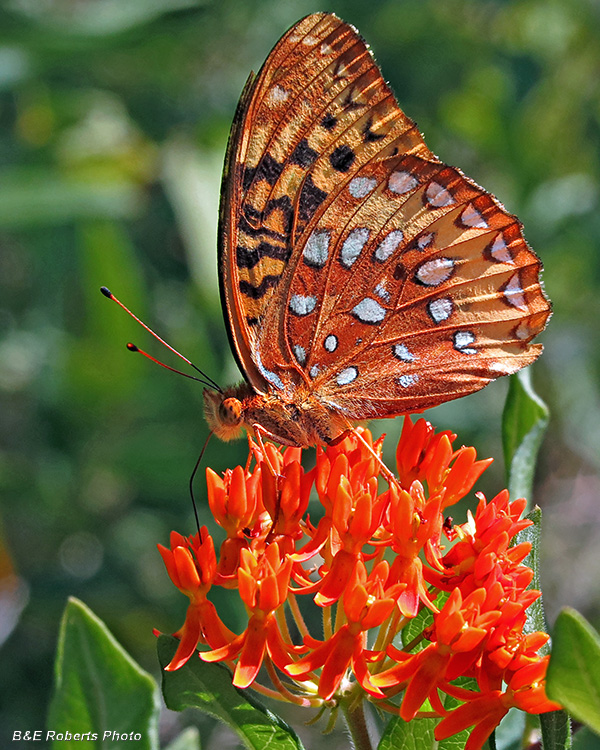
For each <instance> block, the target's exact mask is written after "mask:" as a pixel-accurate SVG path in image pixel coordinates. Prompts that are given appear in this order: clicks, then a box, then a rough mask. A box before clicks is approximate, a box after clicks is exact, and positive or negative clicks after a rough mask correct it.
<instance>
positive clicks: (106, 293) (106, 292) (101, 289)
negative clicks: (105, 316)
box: [100, 286, 112, 299]
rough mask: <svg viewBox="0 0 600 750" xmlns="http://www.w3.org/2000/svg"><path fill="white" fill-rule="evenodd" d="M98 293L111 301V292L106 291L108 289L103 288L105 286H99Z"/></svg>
mask: <svg viewBox="0 0 600 750" xmlns="http://www.w3.org/2000/svg"><path fill="white" fill-rule="evenodd" d="M100 291H101V292H102V294H103V295H104V296H105V297H108V299H112V292H111V291H110V289H108V288H107V287H105V286H101V287H100Z"/></svg>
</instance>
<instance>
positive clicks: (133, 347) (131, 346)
mask: <svg viewBox="0 0 600 750" xmlns="http://www.w3.org/2000/svg"><path fill="white" fill-rule="evenodd" d="M127 348H128V349H129V351H130V352H137V353H138V354H142V355H143V356H144V357H146V359H149V360H151V361H152V362H155V363H156V364H157V365H160V366H161V367H164V368H165V370H170V371H171V372H176V373H177V374H178V375H183V377H184V378H189V379H190V380H195V381H196V382H197V383H202V385H205V386H206V387H207V388H214V386H213V385H212V384H211V383H209V382H208V381H207V380H202V378H197V377H195V376H194V375H188V373H187V372H182V371H181V370H178V369H177V368H175V367H171V366H170V365H166V364H165V363H164V362H161V361H160V359H156V357H153V356H152V355H151V354H148V352H145V351H144V350H143V349H140V348H139V346H136V345H135V344H132V343H131V341H130V342H129V343H128V344H127Z"/></svg>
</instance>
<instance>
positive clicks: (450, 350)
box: [222, 14, 550, 419]
mask: <svg viewBox="0 0 600 750" xmlns="http://www.w3.org/2000/svg"><path fill="white" fill-rule="evenodd" d="M243 109H244V111H243V116H242V117H241V118H240V119H241V123H242V124H241V125H240V127H239V130H238V133H237V135H236V136H235V137H234V142H233V145H232V149H231V154H232V156H231V162H232V170H233V173H234V175H235V176H234V180H233V182H234V185H233V186H232V187H231V188H230V195H229V197H228V199H227V200H226V203H225V222H226V223H227V226H228V227H229V228H228V229H227V230H226V231H225V233H224V234H225V242H224V245H223V247H224V250H223V253H222V273H223V277H224V286H225V288H226V289H227V290H228V295H229V296H227V295H226V302H227V308H228V312H229V317H230V327H231V329H232V330H233V331H234V334H233V338H234V342H235V343H236V349H237V352H238V357H239V359H240V361H241V363H242V367H243V369H244V371H245V373H246V375H247V377H248V379H249V380H250V382H251V383H252V384H253V385H254V386H255V388H257V389H258V390H263V391H264V390H269V389H271V390H275V391H281V392H282V394H285V395H286V397H290V396H291V395H293V391H294V389H295V388H297V387H298V386H299V385H301V384H304V385H305V386H306V387H307V388H308V389H309V391H311V392H312V393H314V394H315V396H316V397H317V398H318V399H319V400H320V401H321V402H322V403H324V404H325V405H327V406H328V407H330V408H332V409H337V410H339V411H341V412H342V413H343V414H344V415H345V416H347V417H349V418H351V419H364V418H368V417H374V416H377V417H383V416H392V415H395V414H400V413H405V412H408V411H414V410H418V409H422V408H425V407H427V406H432V405H435V404H438V403H441V402H442V401H446V400H449V399H452V398H456V397H457V396H460V395H464V394H466V393H469V392H471V391H474V390H478V389H479V388H481V387H483V386H484V385H485V384H487V383H488V382H489V381H490V380H492V379H494V378H496V377H498V376H499V375H504V374H508V373H511V372H515V371H516V370H518V369H519V368H520V367H523V366H524V365H526V364H529V363H530V362H531V361H533V360H534V359H535V358H536V357H537V356H538V355H539V353H540V350H541V347H539V346H535V345H531V344H530V341H531V339H532V338H533V337H534V336H535V335H536V334H537V333H539V331H540V330H542V328H543V327H544V325H545V322H546V319H547V317H548V315H549V312H550V307H549V303H548V301H547V300H546V298H545V297H544V295H543V292H542V290H541V287H540V284H539V270H540V261H539V259H538V258H537V257H536V256H535V254H534V253H533V252H532V251H531V250H530V248H529V247H528V246H527V244H526V242H525V240H524V239H523V237H522V234H521V228H520V224H519V222H518V220H517V219H516V217H514V216H512V215H511V214H509V213H507V212H506V210H505V209H504V208H503V207H502V206H501V204H500V203H498V201H496V199H495V198H494V197H493V196H491V195H490V194H488V193H486V192H485V191H484V190H483V189H482V188H480V187H479V186H478V185H476V184H475V183H474V182H472V181H470V180H469V179H467V178H466V177H464V175H462V173H460V172H459V171H458V170H456V169H454V168H452V167H448V166H447V165H445V164H443V163H441V162H440V161H439V159H437V157H435V156H434V155H433V154H432V153H431V152H430V151H429V150H428V149H427V147H426V146H425V143H424V142H423V139H422V137H421V135H420V134H419V132H418V130H417V129H416V127H415V125H414V123H413V122H412V121H411V120H409V119H408V118H407V117H406V116H405V115H404V114H403V112H402V111H401V110H400V108H399V107H398V104H397V102H396V100H395V98H394V96H393V94H392V92H391V91H390V89H389V87H388V86H387V85H386V84H385V82H384V80H383V78H382V76H381V73H380V71H379V69H378V68H377V66H376V64H375V62H374V60H373V58H372V56H371V54H370V53H369V51H368V49H367V47H366V45H365V43H364V42H363V40H362V39H361V38H360V36H359V35H358V34H357V32H356V31H355V30H354V29H353V28H352V27H351V26H349V25H347V24H345V23H343V22H342V21H340V20H339V19H337V18H336V17H335V16H332V15H329V14H315V15H313V16H309V17H307V18H305V19H303V20H302V21H300V22H299V23H298V24H297V25H296V26H295V27H293V28H292V29H291V30H290V31H289V32H288V33H287V34H286V35H285V36H284V37H283V38H282V40H281V41H280V42H279V43H278V45H277V46H276V47H275V49H274V51H273V52H272V53H271V55H270V56H269V58H268V59H267V61H266V63H265V65H264V66H263V69H262V71H261V73H260V75H259V76H258V78H257V79H256V81H255V82H254V84H253V86H252V89H251V91H250V92H249V93H248V94H247V97H246V101H245V103H244V105H243ZM234 223H235V224H234Z"/></svg>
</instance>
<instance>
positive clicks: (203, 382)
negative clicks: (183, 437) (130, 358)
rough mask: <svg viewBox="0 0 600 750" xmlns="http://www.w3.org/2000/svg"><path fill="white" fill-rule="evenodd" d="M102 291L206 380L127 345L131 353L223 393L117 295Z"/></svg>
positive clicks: (108, 290)
mask: <svg viewBox="0 0 600 750" xmlns="http://www.w3.org/2000/svg"><path fill="white" fill-rule="evenodd" d="M100 291H101V292H102V294H103V295H104V296H105V297H108V299H111V300H113V302H116V303H117V305H119V307H122V308H123V310H125V312H126V313H127V314H128V315H131V317H132V318H133V319H134V320H135V321H137V322H138V323H139V324H140V325H141V326H142V328H145V329H146V330H147V331H148V333H150V334H152V336H154V338H155V339H157V340H158V341H160V343H161V344H163V346H166V347H167V349H170V350H171V351H172V352H173V354H176V355H177V356H178V357H179V358H180V359H182V360H183V361H184V362H186V363H187V364H188V365H189V366H190V367H193V368H194V370H196V372H198V373H200V375H202V377H203V378H204V380H200V379H199V378H194V377H192V376H191V375H185V373H183V372H180V371H179V370H175V369H174V368H173V367H169V366H168V365H165V364H163V363H162V362H159V361H158V360H157V359H154V357H151V356H150V355H149V354H146V352H144V351H142V350H141V349H138V347H137V346H135V344H127V348H128V349H129V351H132V352H139V353H140V354H143V355H144V356H145V357H148V359H151V360H153V361H154V362H156V363H157V364H159V365H161V366H162V367H165V368H166V369H167V370H172V371H173V372H178V373H179V374H180V375H184V376H185V377H189V378H191V379H192V380H198V381H199V382H200V383H202V384H203V385H206V386H207V387H208V388H213V389H214V390H215V391H219V393H222V392H223V391H222V389H221V387H220V386H219V385H218V384H217V383H215V381H214V380H213V379H212V378H211V377H209V376H208V375H207V374H206V373H205V372H203V371H202V370H201V369H200V368H199V367H196V365H195V364H194V363H193V362H192V361H190V360H189V359H188V358H187V357H184V356H183V354H180V353H179V352H178V351H177V349H174V348H173V347H172V346H171V345H170V344H167V342H166V341H165V340H164V339H161V337H160V336H159V335H158V334H157V333H155V332H154V331H153V330H152V328H150V326H147V325H146V324H145V323H144V322H143V321H142V320H140V319H139V318H138V316H137V315H134V314H133V313H132V312H131V310H130V309H129V308H128V307H126V306H125V305H124V304H123V303H122V302H121V300H120V299H118V298H117V297H115V295H114V294H113V293H112V292H111V291H110V289H107V288H106V287H105V286H101V287H100Z"/></svg>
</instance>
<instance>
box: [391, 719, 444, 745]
mask: <svg viewBox="0 0 600 750" xmlns="http://www.w3.org/2000/svg"><path fill="white" fill-rule="evenodd" d="M438 721H439V719H413V721H408V722H407V721H404V720H403V719H401V718H400V717H399V716H394V718H393V719H391V720H390V721H389V723H388V725H387V727H386V728H385V731H384V733H383V736H382V738H381V740H380V742H379V745H378V746H377V750H429V748H432V750H433V748H436V747H437V742H436V741H435V737H434V736H433V731H434V729H435V725H436V724H437V723H438Z"/></svg>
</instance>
